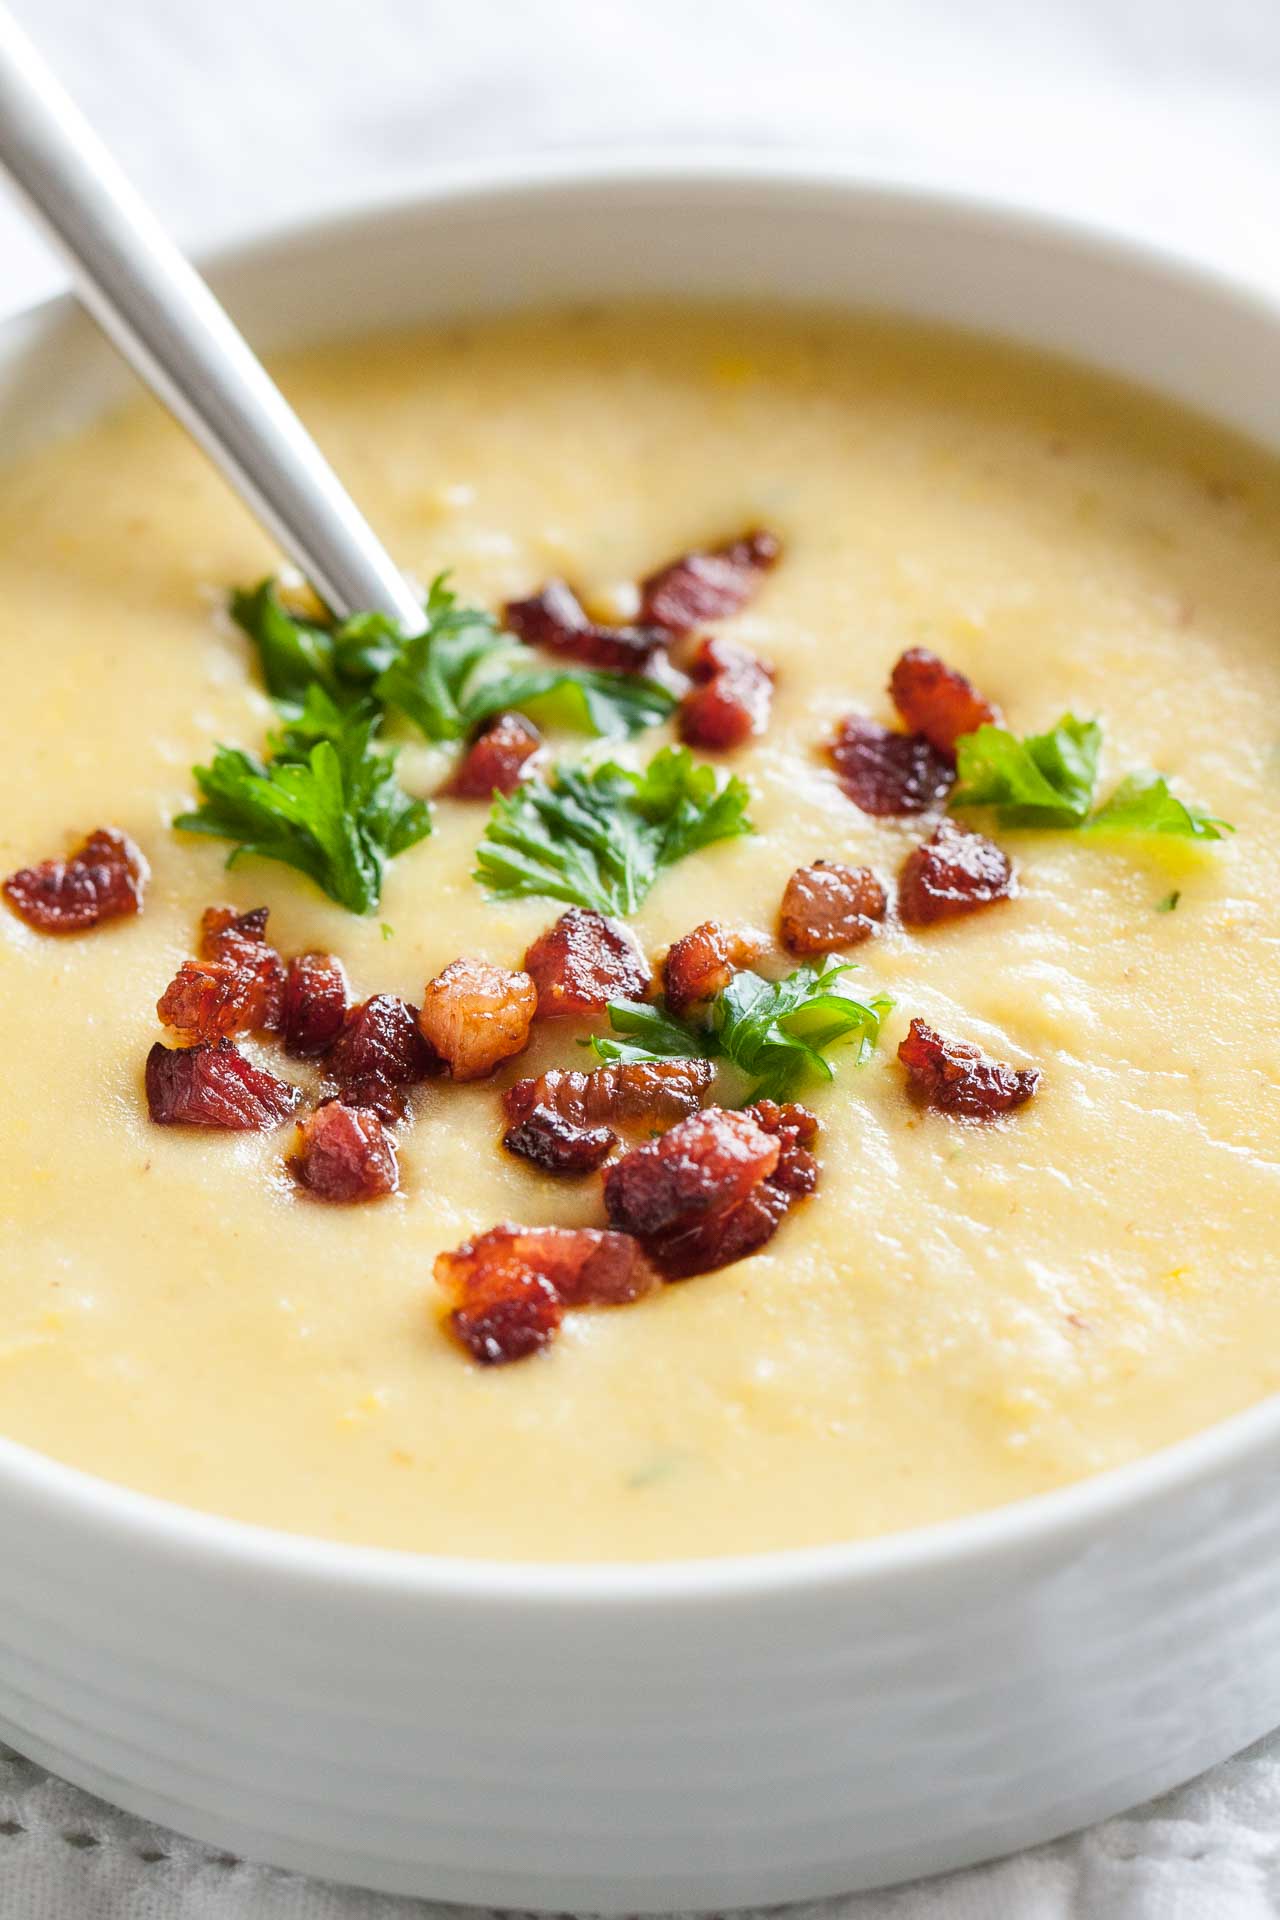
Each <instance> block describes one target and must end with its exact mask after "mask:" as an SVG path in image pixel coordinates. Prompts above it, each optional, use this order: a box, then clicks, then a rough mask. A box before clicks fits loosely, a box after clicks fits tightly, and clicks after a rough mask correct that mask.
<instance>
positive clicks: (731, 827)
mask: <svg viewBox="0 0 1280 1920" xmlns="http://www.w3.org/2000/svg"><path fill="white" fill-rule="evenodd" d="M749 797H750V796H749V795H748V793H747V789H746V787H745V786H744V785H743V783H742V781H741V780H739V779H738V778H737V777H736V776H732V777H727V776H726V775H724V774H722V773H720V772H719V771H718V769H717V768H715V767H712V766H709V765H707V764H706V763H705V762H702V761H697V760H695V759H694V757H693V755H692V754H691V753H690V752H689V749H688V748H687V747H666V748H664V749H663V751H662V752H661V753H658V754H655V755H654V757H653V759H652V760H651V761H650V762H649V765H648V766H647V767H646V768H645V770H644V772H643V773H632V772H631V771H630V770H629V769H628V768H626V767H620V766H619V765H618V764H617V762H616V761H613V760H609V761H606V762H605V763H604V765H603V766H598V767H595V768H592V769H586V768H583V767H559V768H557V769H555V771H554V772H553V774H552V777H551V779H549V780H544V779H533V780H526V781H524V782H523V783H522V784H521V785H520V786H519V787H517V789H516V791H515V792H514V793H512V794H508V795H506V796H499V797H498V798H497V799H496V800H495V801H494V803H493V810H492V812H491V813H490V815H489V823H488V826H487V827H486V829H485V835H484V839H483V840H482V841H481V842H480V846H479V848H478V850H477V861H478V864H477V866H476V874H475V877H476V879H477V880H479V881H480V882H481V883H482V884H483V885H484V886H486V887H487V888H488V889H489V892H490V894H491V895H492V896H493V898H494V899H497V900H519V899H524V898H526V897H527V896H529V895H544V896H545V897H546V898H548V899H550V900H563V901H565V902H566V903H567V904H568V905H570V906H575V907H589V908H594V909H595V910H596V912H597V913H620V914H627V913H634V912H635V910H636V908H637V907H638V906H639V905H640V903H641V901H642V900H644V899H645V897H646V896H647V894H648V893H649V890H650V889H651V887H652V886H653V883H654V881H655V880H656V879H657V877H658V875H659V873H660V872H661V871H662V869H663V868H664V867H671V866H674V865H675V863H676V862H677V861H678V860H683V859H685V858H686V857H687V855H689V854H691V853H697V852H698V850H699V849H700V848H702V847H709V846H711V845H712V843H713V842H714V841H717V840H730V839H734V838H736V836H737V835H739V834H743V833H753V832H754V831H755V829H754V827H753V826H752V824H751V822H750V821H749V820H748V818H747V804H748V800H749Z"/></svg>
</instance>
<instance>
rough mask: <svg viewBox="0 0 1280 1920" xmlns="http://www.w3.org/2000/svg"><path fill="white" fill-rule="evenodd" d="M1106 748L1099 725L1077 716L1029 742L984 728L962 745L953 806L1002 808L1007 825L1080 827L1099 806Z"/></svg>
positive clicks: (1065, 718) (1031, 737)
mask: <svg viewBox="0 0 1280 1920" xmlns="http://www.w3.org/2000/svg"><path fill="white" fill-rule="evenodd" d="M1101 750H1102V728H1101V727H1100V726H1099V725H1098V723H1097V721H1096V720H1077V719H1076V717H1075V715H1074V714H1071V713H1064V714H1063V716H1062V718H1061V720H1059V722H1058V724H1057V725H1056V726H1055V727H1051V728H1050V729H1049V731H1048V732H1047V733H1032V734H1028V735H1027V737H1026V739H1025V740H1019V739H1018V737H1017V735H1016V734H1012V733H1009V732H1008V731H1007V730H1006V729H1005V728H1004V727H994V726H985V727H979V728H978V730H977V732H976V733H966V734H963V735H962V736H961V737H960V739H959V740H958V741H957V742H956V785H955V788H954V789H953V791H952V795H951V804H952V805H953V806H957V807H998V808H999V810H1000V823H1001V825H1002V826H1006V827H1077V826H1079V825H1080V823H1081V822H1082V821H1083V820H1085V819H1086V818H1087V816H1088V812H1089V808H1090V806H1091V804H1092V802H1093V789H1094V786H1095V785H1096V783H1097V779H1098V756H1099V754H1100V753H1101Z"/></svg>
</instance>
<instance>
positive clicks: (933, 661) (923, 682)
mask: <svg viewBox="0 0 1280 1920" xmlns="http://www.w3.org/2000/svg"><path fill="white" fill-rule="evenodd" d="M889 692H890V694H891V695H892V697H893V704H894V706H895V707H896V708H897V709H898V712H899V713H900V714H901V715H902V718H903V720H904V721H905V723H906V725H907V726H908V727H910V728H911V729H912V731H913V732H915V733H922V734H923V735H924V737H925V739H926V740H927V741H928V742H929V744H930V746H932V747H936V748H937V750H938V752H939V753H941V754H944V755H945V756H946V758H947V759H948V760H954V758H955V751H956V741H957V740H958V739H959V738H960V736H961V734H962V733H976V731H977V729H978V728H979V727H982V726H986V725H987V724H988V723H991V724H998V722H999V719H1000V715H999V711H998V709H997V708H995V707H993V706H992V705H991V702H990V701H989V700H985V699H984V698H983V696H982V695H981V694H980V693H979V692H978V690H977V688H976V687H975V686H974V685H973V683H972V681H970V680H966V679H965V677H964V675H963V674H962V673H957V672H956V670H955V668H954V667H949V666H947V664H946V662H945V661H943V660H940V659H939V658H938V656H937V654H936V653H930V651H929V649H928V648H927V647H911V648H909V649H908V650H907V652H906V653H904V654H903V655H902V657H901V658H900V659H899V660H898V662H897V664H896V666H895V667H894V669H893V672H892V674H891V675H890V676H889Z"/></svg>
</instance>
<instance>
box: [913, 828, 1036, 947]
mask: <svg viewBox="0 0 1280 1920" xmlns="http://www.w3.org/2000/svg"><path fill="white" fill-rule="evenodd" d="M1017 891H1018V883H1017V881H1016V880H1015V879H1014V877H1013V865H1012V862H1011V861H1010V859H1009V856H1008V855H1007V854H1006V853H1004V852H1003V851H1002V850H1001V849H1000V848H999V847H998V846H997V845H996V843H995V841H994V840H988V839H987V838H986V836H985V835H984V834H981V833H968V832H966V831H965V829H964V828H963V827H958V826H957V825H956V823H955V821H954V820H943V821H940V822H939V824H938V827H937V828H936V830H935V832H934V835H933V838H932V839H931V840H926V841H925V842H924V844H923V846H919V847H915V848H913V849H912V851H911V852H910V853H909V854H908V855H907V857H906V859H905V861H904V862H903V865H902V873H901V875H900V877H899V880H898V911H899V912H900V913H901V915H902V918H903V919H904V920H905V921H906V922H907V924H908V925H909V926H915V927H927V926H931V925H932V924H933V922H934V921H935V920H952V919H954V918H955V917H956V916H957V915H958V914H962V913H976V912H977V910H978V908H979V907H989V906H991V905H992V904H993V903H994V902H995V901H997V900H1009V899H1011V898H1012V897H1013V895H1014V894H1015V893H1016V892H1017Z"/></svg>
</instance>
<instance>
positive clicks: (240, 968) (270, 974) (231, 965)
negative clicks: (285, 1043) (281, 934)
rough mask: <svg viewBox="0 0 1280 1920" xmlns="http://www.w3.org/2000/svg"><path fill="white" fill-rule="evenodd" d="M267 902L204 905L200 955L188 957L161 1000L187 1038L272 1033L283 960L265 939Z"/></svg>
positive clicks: (159, 1005)
mask: <svg viewBox="0 0 1280 1920" xmlns="http://www.w3.org/2000/svg"><path fill="white" fill-rule="evenodd" d="M268 912H269V909H268V908H266V907H255V908H253V910H252V911H251V912H249V913H240V914H238V913H236V911H235V909H234V908H233V907H206V908H205V910H204V913H203V914H202V916H201V920H200V958H199V959H198V960H184V961H183V963H182V965H181V966H180V967H179V968H178V971H177V973H176V974H175V975H174V976H173V979H172V980H171V981H170V982H169V984H168V986H167V987H166V988H165V990H164V992H163V993H162V994H161V996H160V998H159V1000H158V1001H157V1002H156V1013H157V1014H158V1015H159V1017H160V1019H161V1020H162V1021H163V1022H164V1024H165V1026H167V1027H172V1028H173V1029H174V1031H175V1032H176V1033H181V1034H183V1035H184V1036H185V1037H186V1038H187V1039H188V1040H220V1039H225V1038H227V1037H229V1036H230V1035H231V1034H233V1033H274V1032H276V1031H277V1029H278V1028H279V1026H280V1022H281V1017H282V1011H283V1006H284V989H285V972H284V963H283V961H282V960H281V958H280V955H279V954H278V953H277V952H276V950H275V948H274V947H273V946H270V945H269V944H268V942H267V938H266V927H267V915H268Z"/></svg>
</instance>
